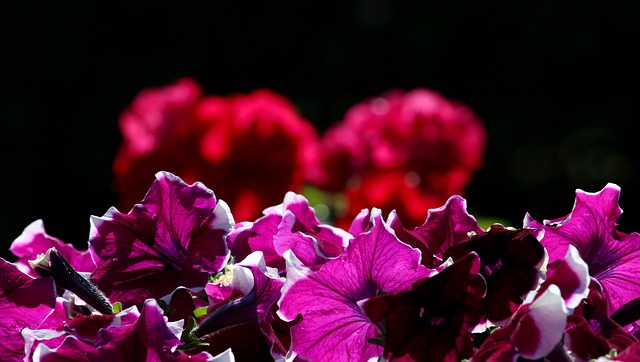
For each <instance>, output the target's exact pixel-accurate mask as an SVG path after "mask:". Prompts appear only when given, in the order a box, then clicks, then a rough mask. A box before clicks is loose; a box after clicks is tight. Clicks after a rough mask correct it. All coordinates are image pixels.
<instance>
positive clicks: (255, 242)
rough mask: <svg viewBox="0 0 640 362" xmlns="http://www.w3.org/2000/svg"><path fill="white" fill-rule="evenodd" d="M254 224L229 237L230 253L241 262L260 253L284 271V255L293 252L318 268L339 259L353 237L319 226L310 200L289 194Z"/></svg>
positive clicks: (329, 227)
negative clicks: (328, 261)
mask: <svg viewBox="0 0 640 362" xmlns="http://www.w3.org/2000/svg"><path fill="white" fill-rule="evenodd" d="M263 213H264V216H263V217H261V218H260V219H258V220H256V221H255V222H253V223H250V222H245V223H243V225H241V226H238V227H236V228H235V229H234V230H233V231H232V232H231V233H230V234H229V248H230V249H231V254H232V255H233V256H234V257H236V258H239V259H242V258H244V257H245V256H246V255H248V254H247V253H249V252H254V251H261V252H263V253H264V255H265V260H266V261H267V265H269V266H271V267H273V268H277V269H278V270H279V271H280V272H284V265H285V262H284V258H283V257H282V255H283V254H284V252H286V251H287V250H291V251H292V252H293V253H294V254H295V255H296V257H297V258H298V259H299V260H300V261H301V262H302V263H303V264H304V265H305V266H308V267H319V266H320V265H321V264H324V263H325V262H326V261H327V260H329V259H331V258H336V257H338V256H340V255H341V254H342V253H343V252H344V251H345V249H346V247H347V245H348V244H349V240H351V239H352V238H353V236H352V235H351V234H349V233H347V232H346V231H344V230H342V229H339V228H336V227H333V226H331V225H326V224H322V223H320V221H318V219H317V218H316V215H315V211H314V210H313V208H312V207H311V206H309V201H307V199H306V198H305V197H304V196H302V195H298V194H296V193H293V192H288V193H287V194H286V195H285V197H284V201H283V203H281V204H280V205H277V206H273V207H269V208H267V209H265V210H264V212H263Z"/></svg>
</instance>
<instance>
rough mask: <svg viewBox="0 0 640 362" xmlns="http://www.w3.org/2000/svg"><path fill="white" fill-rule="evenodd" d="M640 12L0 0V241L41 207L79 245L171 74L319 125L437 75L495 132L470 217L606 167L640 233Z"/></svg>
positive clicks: (602, 176) (546, 195) (592, 7)
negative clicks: (122, 153)
mask: <svg viewBox="0 0 640 362" xmlns="http://www.w3.org/2000/svg"><path fill="white" fill-rule="evenodd" d="M638 19H640V3H639V2H636V1H630V0H629V1H619V2H615V4H614V3H611V2H604V1H593V0H591V1H564V2H557V1H522V2H517V3H515V2H506V1H505V2H498V3H495V2H494V3H492V4H491V5H489V4H488V3H487V2H478V1H462V0H455V1H447V2H445V1H417V0H415V1H414V0H400V1H391V0H353V1H351V0H350V1H341V2H326V1H315V0H314V1H267V2H259V3H258V2H256V3H253V2H244V1H218V0H207V1H189V2H182V3H180V2H176V1H153V2H152V1H140V2H133V3H128V4H126V5H114V3H111V2H87V1H84V2H83V1H68V2H64V4H62V3H59V2H38V3H37V4H36V3H31V2H18V1H10V2H6V3H3V5H2V9H1V10H0V75H1V83H0V89H2V94H1V97H0V162H1V164H0V165H1V168H0V173H1V177H0V180H1V181H0V255H2V256H5V257H8V251H7V248H8V246H9V244H10V243H11V242H12V241H13V239H15V238H16V237H17V236H18V235H19V234H20V233H21V232H22V230H23V229H24V228H25V227H26V226H27V225H28V224H29V223H31V222H32V221H34V220H36V219H43V220H44V223H45V227H46V229H47V232H48V233H49V234H50V235H53V236H56V237H59V238H61V239H63V240H65V241H68V242H73V243H74V244H76V245H78V246H82V245H85V246H86V240H87V237H88V232H89V216H90V215H102V214H104V212H106V210H107V209H108V208H109V207H110V206H111V205H115V203H116V195H115V194H114V193H113V192H112V191H111V187H110V186H111V163H112V161H113V159H114V157H115V154H116V151H117V147H118V144H119V142H120V134H119V131H118V128H117V119H118V115H119V114H120V112H121V111H122V110H123V109H124V108H125V107H126V106H127V105H128V103H129V102H130V101H131V100H132V99H133V97H134V96H135V95H136V94H137V92H138V91H140V90H141V89H143V88H145V87H150V86H161V85H165V84H168V83H170V82H172V81H174V80H175V79H177V78H179V77H182V76H191V77H194V78H195V79H196V80H198V81H199V82H200V83H201V84H202V85H203V87H204V89H205V91H206V93H208V94H220V95H226V94H230V93H234V92H248V91H251V90H253V89H256V88H261V87H267V88H271V89H274V90H275V91H276V92H278V93H281V94H283V95H285V96H287V97H289V98H290V99H291V100H292V101H293V102H294V103H295V104H297V105H298V106H299V109H300V112H301V113H302V115H303V116H304V117H306V118H307V119H309V120H310V121H311V122H313V123H314V124H315V125H316V126H317V127H318V129H319V130H324V129H326V128H327V127H328V125H329V124H331V123H332V122H335V121H338V120H339V119H341V117H342V115H343V114H344V112H345V111H346V110H347V109H348V108H349V107H350V106H352V105H354V104H356V103H358V102H360V101H362V100H363V99H365V98H367V97H370V96H375V95H378V94H381V93H383V92H384V91H386V90H388V89H390V88H404V89H412V88H415V87H427V88H431V89H434V90H437V91H439V92H441V93H442V94H443V95H445V96H446V97H448V98H450V99H454V100H458V101H461V102H464V103H466V104H467V105H469V106H470V107H471V108H472V109H474V110H475V112H476V113H477V114H478V115H479V116H480V117H481V118H482V120H483V121H484V122H485V124H486V126H487V129H488V134H489V139H488V148H487V151H486V157H485V166H484V168H483V169H482V170H481V171H480V172H479V173H478V174H477V175H476V177H475V179H474V181H473V182H472V184H471V185H470V187H469V188H468V192H467V195H466V197H467V199H468V205H469V210H470V212H471V213H472V214H474V215H477V216H496V217H501V218H503V219H505V220H507V221H508V222H509V223H510V224H511V225H513V226H519V225H521V222H522V218H523V216H524V214H525V212H530V213H531V214H532V215H533V216H534V217H535V218H536V219H543V218H555V217H560V216H564V215H566V214H567V213H569V211H570V210H571V207H572V205H573V200H574V190H575V189H576V188H582V189H584V190H586V191H598V190H600V189H601V188H602V187H604V185H605V184H606V183H607V182H615V183H617V184H618V185H620V186H621V187H622V195H621V200H620V204H621V207H622V208H623V210H625V213H624V214H623V216H622V217H621V218H620V224H621V225H620V228H621V229H622V230H623V231H626V232H630V231H640V187H639V186H638V185H639V181H640V179H639V177H640V172H639V171H638V168H637V165H638V162H639V161H640V152H638V150H637V148H638V146H639V144H640V141H638V138H639V137H638V134H637V133H636V127H635V126H636V124H637V123H638V121H640V111H639V109H640V107H639V105H640V86H639V85H638V81H639V80H640V59H639V57H638V56H637V55H636V52H637V48H638V45H639V44H640V42H639V41H640V22H639V21H638ZM214 191H215V190H214Z"/></svg>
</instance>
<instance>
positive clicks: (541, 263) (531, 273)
mask: <svg viewBox="0 0 640 362" xmlns="http://www.w3.org/2000/svg"><path fill="white" fill-rule="evenodd" d="M540 234H541V232H540V230H536V229H521V230H515V229H508V228H505V227H504V226H502V225H499V224H494V225H492V226H491V227H490V228H489V230H488V231H487V232H482V233H480V234H477V235H474V236H472V237H471V238H470V239H469V240H468V241H465V242H462V243H458V244H456V245H453V246H451V247H449V248H448V249H447V250H446V251H445V252H444V254H443V258H444V259H447V258H449V257H451V258H453V260H454V261H456V260H458V259H460V258H461V257H463V256H464V255H467V254H468V253H470V252H475V253H477V254H478V255H479V256H480V260H481V262H482V271H481V274H482V276H483V277H484V278H485V279H486V280H487V288H488V289H487V297H486V298H485V299H484V300H483V303H482V304H483V305H484V308H485V310H484V314H485V315H486V319H487V320H488V321H489V322H490V323H492V324H496V325H501V324H504V323H505V322H506V321H507V320H508V319H509V318H510V317H511V315H512V314H513V313H514V312H515V311H516V309H518V307H519V306H520V304H522V302H523V301H524V298H525V297H526V296H527V294H528V293H529V292H530V291H532V290H535V289H537V288H538V286H539V285H540V282H541V279H542V278H543V277H544V273H543V269H544V267H545V266H546V264H545V263H546V262H547V259H546V253H545V250H544V247H543V246H542V245H541V244H540V242H539V241H538V239H537V238H539V237H540Z"/></svg>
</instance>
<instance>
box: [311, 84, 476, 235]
mask: <svg viewBox="0 0 640 362" xmlns="http://www.w3.org/2000/svg"><path fill="white" fill-rule="evenodd" d="M485 142H486V131H485V128H484V126H483V124H482V123H481V122H480V120H479V119H478V117H477V116H476V115H475V114H474V113H473V111H471V109H469V108H468V107H466V106H464V105H462V104H459V103H455V102H452V101H449V100H447V99H446V98H444V97H443V96H442V95H440V94H438V93H436V92H434V91H431V90H427V89H414V90H411V91H408V92H404V91H401V90H393V91H390V92H388V93H386V94H383V95H381V96H379V97H375V98H371V99H368V100H366V101H364V102H362V103H360V104H358V105H355V106H353V107H352V108H351V109H349V110H348V112H347V114H346V115H345V116H344V119H343V120H342V122H340V123H338V124H336V125H335V126H333V127H331V128H330V129H329V130H328V131H327V132H326V133H325V134H324V136H323V137H322V139H321V142H320V144H319V146H318V158H319V162H318V163H317V164H316V165H317V167H316V168H315V169H314V170H313V173H312V174H311V182H312V183H314V184H315V185H317V186H318V187H319V188H321V189H324V190H327V191H332V192H343V193H345V194H346V197H347V201H348V204H349V206H348V213H347V215H345V219H346V220H351V219H352V218H353V217H354V216H355V215H356V214H357V213H358V212H359V211H360V210H361V209H363V208H369V207H380V208H383V209H384V210H385V212H390V211H391V210H392V209H396V210H397V211H398V215H399V216H400V218H401V219H402V220H405V222H406V223H407V225H409V226H412V227H413V226H417V225H419V224H420V223H421V222H422V221H424V219H425V216H426V212H427V210H429V209H430V208H435V207H439V206H440V205H442V204H444V202H445V201H446V200H447V198H449V197H450V196H452V195H461V194H463V193H464V188H465V187H466V186H467V184H468V183H469V182H470V181H471V177H472V176H473V174H474V173H475V172H476V171H477V170H478V169H479V168H480V166H481V165H482V162H483V153H484V148H485Z"/></svg>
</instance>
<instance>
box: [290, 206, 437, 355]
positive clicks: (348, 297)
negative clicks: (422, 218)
mask: <svg viewBox="0 0 640 362" xmlns="http://www.w3.org/2000/svg"><path fill="white" fill-rule="evenodd" d="M371 225H372V226H371V228H370V229H369V230H368V231H367V232H365V233H363V234H360V235H359V236H357V237H356V238H355V239H353V240H352V241H351V243H350V244H349V247H348V249H347V251H346V252H345V253H344V254H343V255H341V256H340V257H338V258H336V259H333V260H330V261H328V262H327V263H325V264H324V265H322V267H321V268H320V270H319V271H317V272H315V273H311V274H309V275H307V276H306V277H300V278H298V279H297V280H295V281H294V282H293V283H292V284H291V285H289V286H287V285H285V288H283V296H282V298H281V299H280V301H279V305H280V310H279V311H278V314H279V315H280V316H281V317H282V319H283V320H287V321H291V320H293V319H295V318H296V317H297V316H298V315H301V316H302V320H301V321H300V322H299V323H298V324H297V325H295V326H293V327H292V328H291V337H292V341H291V348H292V351H293V353H294V354H297V355H299V356H301V357H303V358H306V359H310V360H314V361H337V360H342V359H345V358H347V359H350V360H366V359H368V358H371V357H375V356H379V355H380V354H381V352H382V348H380V347H379V346H377V345H375V344H371V343H368V342H367V340H368V339H370V338H373V337H374V335H375V334H376V333H377V328H376V326H375V325H374V324H373V323H372V322H371V321H370V320H369V318H367V316H366V315H365V314H364V312H363V311H362V310H361V309H360V307H359V305H358V303H359V302H360V301H362V300H365V299H368V298H371V297H374V296H376V295H379V294H384V293H397V292H400V291H403V290H407V289H409V287H410V286H411V284H412V283H413V282H414V281H416V280H418V279H421V278H424V277H427V276H429V275H431V274H432V273H433V272H432V271H431V270H428V269H426V268H425V267H424V266H422V265H420V263H419V261H420V252H419V251H418V250H415V249H413V248H410V247H408V246H407V245H406V244H403V243H401V242H400V241H399V240H398V239H397V238H396V237H395V235H394V233H393V231H392V230H391V229H389V228H388V226H386V224H385V223H384V222H383V220H382V217H381V214H380V210H376V209H374V210H373V211H372V212H371ZM292 275H293V274H292V271H290V270H288V271H287V276H288V278H289V277H290V276H292ZM287 282H289V280H288V281H287Z"/></svg>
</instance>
